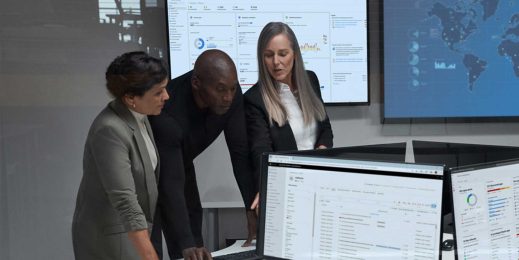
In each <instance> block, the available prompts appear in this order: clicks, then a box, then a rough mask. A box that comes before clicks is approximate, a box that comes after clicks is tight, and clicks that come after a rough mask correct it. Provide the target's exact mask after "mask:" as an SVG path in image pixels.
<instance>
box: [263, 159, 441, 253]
mask: <svg viewBox="0 0 519 260" xmlns="http://www.w3.org/2000/svg"><path fill="white" fill-rule="evenodd" d="M442 178H443V166H438V165H425V164H408V163H403V162H402V163H389V162H380V161H371V160H370V161H362V160H347V159H337V158H327V157H316V156H300V155H287V154H270V155H264V157H263V163H262V174H261V204H262V205H261V213H260V231H259V233H258V242H257V251H258V253H259V254H261V255H263V256H264V257H265V258H269V257H275V258H288V259H347V258H355V259H357V258H358V259H417V258H420V259H439V257H440V254H441V252H440V242H441V237H442V228H441V226H442V225H441V224H442V223H441V222H442V213H441V208H442V205H441V204H442Z"/></svg>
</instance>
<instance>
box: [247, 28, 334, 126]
mask: <svg viewBox="0 0 519 260" xmlns="http://www.w3.org/2000/svg"><path fill="white" fill-rule="evenodd" d="M279 34H284V35H286V36H287V38H288V40H289V41H290V45H291V47H292V50H293V52H294V65H293V67H292V82H293V84H295V86H296V87H297V92H296V93H294V95H295V96H296V98H297V101H298V104H299V107H300V108H301V111H302V114H303V122H304V123H305V125H308V124H310V123H311V122H312V121H313V120H318V121H323V120H324V119H325V118H326V111H325V110H324V106H323V103H322V102H321V100H319V98H318V97H317V95H316V94H315V92H314V90H313V88H312V84H311V82H310V79H309V78H308V74H307V73H306V70H305V66H304V63H303V57H302V55H301V49H300V48H299V43H298V42H297V38H296V35H295V34H294V32H293V31H292V29H291V28H290V27H289V26H288V25H286V24H284V23H282V22H270V23H268V24H267V25H265V27H263V30H262V31H261V33H260V36H259V38H258V49H257V52H258V54H257V55H258V70H259V77H258V85H259V86H260V92H261V97H262V98H263V102H264V103H265V108H266V109H267V113H268V119H269V123H270V125H273V123H274V122H276V123H277V124H278V125H279V126H283V125H285V124H286V122H287V119H288V118H287V117H288V116H287V111H286V108H285V107H284V106H283V104H282V103H281V99H280V97H279V83H278V82H277V81H276V80H274V78H272V76H270V74H269V72H268V69H267V66H266V65H265V62H264V57H263V52H264V51H265V48H267V45H268V43H269V42H270V40H271V39H272V38H274V37H275V36H277V35H279Z"/></svg>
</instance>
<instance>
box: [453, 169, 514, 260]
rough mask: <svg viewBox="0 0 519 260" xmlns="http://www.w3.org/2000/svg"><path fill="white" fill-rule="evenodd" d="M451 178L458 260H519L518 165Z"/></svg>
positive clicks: (465, 171)
mask: <svg viewBox="0 0 519 260" xmlns="http://www.w3.org/2000/svg"><path fill="white" fill-rule="evenodd" d="M450 175H451V177H450V178H451V183H452V198H453V199H452V203H453V213H454V238H455V241H456V250H457V253H456V255H457V259H474V260H477V259H485V260H486V259H519V161H517V160H516V161H509V162H503V163H490V164H484V165H479V166H472V167H466V168H460V169H455V170H452V171H451V174H450Z"/></svg>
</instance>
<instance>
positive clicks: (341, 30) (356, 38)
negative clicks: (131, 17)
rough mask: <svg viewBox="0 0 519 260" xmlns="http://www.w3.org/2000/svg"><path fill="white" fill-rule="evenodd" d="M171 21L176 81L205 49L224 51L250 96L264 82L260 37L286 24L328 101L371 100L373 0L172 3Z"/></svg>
mask: <svg viewBox="0 0 519 260" xmlns="http://www.w3.org/2000/svg"><path fill="white" fill-rule="evenodd" d="M167 20H168V38H169V39H168V40H169V57H170V65H171V77H173V78H174V77H177V76H179V75H182V74H184V73H185V72H187V71H189V70H191V69H192V68H193V64H194V61H195V60H196V58H197V57H198V55H200V53H202V52H203V51H204V50H207V49H220V50H223V51H225V52H226V53H227V54H229V56H231V58H232V59H233V60H234V62H235V64H236V67H237V69H238V78H239V82H240V85H241V87H242V90H243V91H244V92H245V91H246V90H247V89H248V88H250V87H251V86H252V85H254V84H255V83H256V81H257V79H258V68H257V67H258V65H257V59H256V47H257V40H258V36H259V33H260V31H261V29H262V28H263V27H264V26H265V25H266V24H267V23H269V22H272V21H280V22H284V23H286V24H288V25H289V26H290V27H291V28H292V29H293V30H294V32H295V34H296V36H297V38H298V41H299V45H300V48H301V51H302V54H303V59H304V63H305V68H306V69H308V70H313V71H314V72H315V73H316V74H317V76H318V78H319V82H320V84H321V93H322V97H323V99H324V102H325V103H367V102H368V101H369V97H368V58H367V57H368V46H367V42H368V41H367V37H368V35H367V1H357V0H346V1H345V0H325V1H317V2H316V1H313V2H301V1H295V0H287V1H277V0H262V1H228V0H218V1H216V0H201V1H185V0H169V1H167Z"/></svg>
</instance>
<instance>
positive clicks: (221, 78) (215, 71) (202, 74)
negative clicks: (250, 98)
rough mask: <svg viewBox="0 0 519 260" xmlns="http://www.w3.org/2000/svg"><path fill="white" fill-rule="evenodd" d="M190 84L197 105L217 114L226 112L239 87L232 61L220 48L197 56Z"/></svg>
mask: <svg viewBox="0 0 519 260" xmlns="http://www.w3.org/2000/svg"><path fill="white" fill-rule="evenodd" d="M191 85H192V86H193V93H194V97H195V101H196V103H197V105H198V107H200V108H209V109H210V110H211V111H213V112H214V113H215V114H217V115H223V114H225V113H227V111H228V110H229V109H230V107H231V104H232V101H233V99H234V95H235V94H236V89H237V88H239V87H240V85H239V83H238V75H237V74H236V66H235V65H234V62H233V61H232V59H231V57H229V55H227V54H226V53H225V52H223V51H220V50H207V51H204V52H203V53H202V54H200V56H198V58H197V59H196V61H195V68H194V69H193V76H192V77H191Z"/></svg>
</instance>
